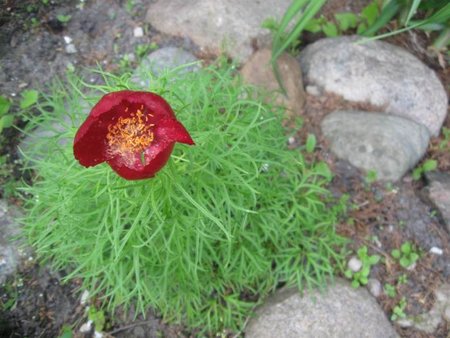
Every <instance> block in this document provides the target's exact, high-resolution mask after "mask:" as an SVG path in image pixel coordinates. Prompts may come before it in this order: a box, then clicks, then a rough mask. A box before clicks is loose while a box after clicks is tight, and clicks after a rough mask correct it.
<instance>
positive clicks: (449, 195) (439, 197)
mask: <svg viewBox="0 0 450 338" xmlns="http://www.w3.org/2000/svg"><path fill="white" fill-rule="evenodd" d="M425 177H426V178H427V181H428V185H427V187H425V189H424V190H425V193H426V195H427V196H428V199H429V200H430V202H431V203H432V204H433V205H434V206H435V207H436V209H437V210H438V211H439V213H440V215H441V217H442V219H443V220H444V222H445V225H446V226H447V230H448V231H449V232H450V175H449V174H448V173H441V172H428V173H426V174H425Z"/></svg>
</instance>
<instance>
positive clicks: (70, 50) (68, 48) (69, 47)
mask: <svg viewBox="0 0 450 338" xmlns="http://www.w3.org/2000/svg"><path fill="white" fill-rule="evenodd" d="M65 50H66V53H67V54H75V53H76V52H77V49H76V47H75V45H74V44H73V43H69V44H68V45H67V46H66V48H65Z"/></svg>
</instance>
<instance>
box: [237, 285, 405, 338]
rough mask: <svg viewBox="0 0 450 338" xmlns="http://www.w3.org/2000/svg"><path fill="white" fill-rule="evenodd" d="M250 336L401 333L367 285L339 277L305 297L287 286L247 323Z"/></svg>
mask: <svg viewBox="0 0 450 338" xmlns="http://www.w3.org/2000/svg"><path fill="white" fill-rule="evenodd" d="M245 333H246V334H245V336H246V337H247V338H273V337H283V338H291V337H292V338H294V337H295V338H297V337H303V338H328V337H335V338H349V337H358V338H362V337H371V338H390V337H397V334H396V333H395V331H394V329H393V328H392V326H391V324H390V322H389V321H388V319H387V318H386V316H385V314H384V312H383V311H382V309H381V308H380V307H379V305H378V304H377V302H376V301H375V299H374V298H373V297H372V296H371V295H370V294H369V293H368V292H367V290H366V289H364V288H359V289H353V288H352V287H351V286H350V285H349V284H348V283H347V282H346V281H343V280H338V281H336V284H335V285H332V286H330V287H329V288H328V290H327V291H326V293H321V292H319V291H313V292H311V293H310V294H309V295H306V296H304V297H301V296H300V295H299V293H298V291H297V290H296V289H284V290H281V291H279V292H277V293H276V294H274V295H273V296H272V297H270V298H269V299H268V300H267V302H266V303H265V304H264V305H263V306H262V307H260V308H259V309H257V311H256V316H255V318H252V319H251V320H250V322H249V324H248V326H247V329H246V332H245Z"/></svg>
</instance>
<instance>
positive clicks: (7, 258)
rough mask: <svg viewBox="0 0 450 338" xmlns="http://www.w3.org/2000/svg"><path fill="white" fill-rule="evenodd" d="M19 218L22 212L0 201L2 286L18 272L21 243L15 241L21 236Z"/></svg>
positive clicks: (0, 275)
mask: <svg viewBox="0 0 450 338" xmlns="http://www.w3.org/2000/svg"><path fill="white" fill-rule="evenodd" d="M18 217H20V212H19V210H18V209H17V208H15V207H14V206H12V205H8V203H7V202H6V201H3V200H0V284H1V283H4V282H5V280H6V278H7V277H8V276H9V275H10V274H12V273H14V272H15V271H16V268H17V266H18V265H19V263H20V257H21V255H20V253H21V251H20V250H19V248H18V247H19V244H20V242H18V241H17V240H15V237H16V236H18V235H19V234H20V225H19V223H18V222H17V221H16V219H17V218H18Z"/></svg>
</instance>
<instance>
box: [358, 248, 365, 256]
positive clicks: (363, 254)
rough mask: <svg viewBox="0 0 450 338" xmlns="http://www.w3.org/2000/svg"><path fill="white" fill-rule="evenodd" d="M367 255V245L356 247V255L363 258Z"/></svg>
mask: <svg viewBox="0 0 450 338" xmlns="http://www.w3.org/2000/svg"><path fill="white" fill-rule="evenodd" d="M366 256H367V246H362V247H360V248H359V249H358V257H359V258H365V257H366Z"/></svg>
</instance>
